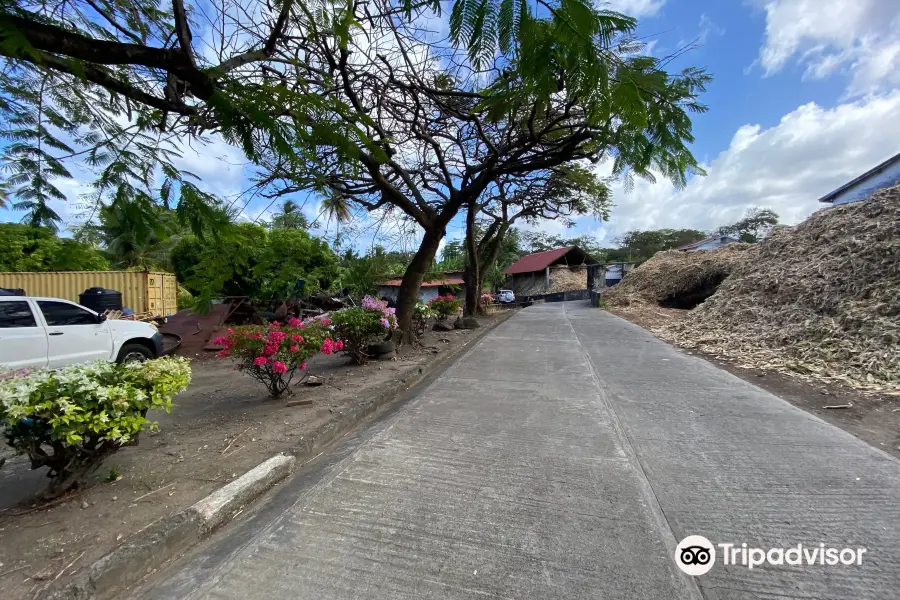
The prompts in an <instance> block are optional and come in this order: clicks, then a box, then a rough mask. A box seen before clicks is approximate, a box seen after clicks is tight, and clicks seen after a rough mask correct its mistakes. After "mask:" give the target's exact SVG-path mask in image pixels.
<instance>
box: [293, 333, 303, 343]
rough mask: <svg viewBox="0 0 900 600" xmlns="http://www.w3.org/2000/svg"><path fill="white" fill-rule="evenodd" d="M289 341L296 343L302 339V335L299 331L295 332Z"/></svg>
mask: <svg viewBox="0 0 900 600" xmlns="http://www.w3.org/2000/svg"><path fill="white" fill-rule="evenodd" d="M291 341H294V342H297V343H298V344H299V343H300V342H302V341H303V336H302V335H300V334H299V333H295V334H294V335H292V336H291Z"/></svg>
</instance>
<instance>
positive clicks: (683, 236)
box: [616, 229, 707, 261]
mask: <svg viewBox="0 0 900 600" xmlns="http://www.w3.org/2000/svg"><path fill="white" fill-rule="evenodd" d="M706 235H707V234H706V233H705V232H703V231H698V230H696V229H657V230H652V231H629V232H627V233H625V234H623V235H621V236H619V237H618V238H617V239H616V242H618V244H619V248H620V249H621V250H623V251H624V252H623V253H624V254H626V255H627V257H628V258H627V259H626V260H629V261H643V260H647V259H648V258H650V257H651V256H653V255H654V254H656V253H657V252H660V251H662V250H671V249H673V248H678V247H680V246H684V245H686V244H690V243H693V242H696V241H698V240H702V239H703V238H705V237H706Z"/></svg>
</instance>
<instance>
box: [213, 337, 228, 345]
mask: <svg viewBox="0 0 900 600" xmlns="http://www.w3.org/2000/svg"><path fill="white" fill-rule="evenodd" d="M212 343H213V345H215V346H224V345H225V344H227V343H228V338H227V337H221V336H220V337H217V338H216V339H214V340H213V341H212Z"/></svg>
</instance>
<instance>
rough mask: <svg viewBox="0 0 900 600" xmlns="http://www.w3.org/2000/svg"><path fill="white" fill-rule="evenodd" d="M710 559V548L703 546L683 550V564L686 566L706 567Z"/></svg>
mask: <svg viewBox="0 0 900 600" xmlns="http://www.w3.org/2000/svg"><path fill="white" fill-rule="evenodd" d="M709 559H710V553H709V548H704V547H703V546H688V547H687V548H682V550H681V562H682V564H685V565H705V564H707V563H708V562H709Z"/></svg>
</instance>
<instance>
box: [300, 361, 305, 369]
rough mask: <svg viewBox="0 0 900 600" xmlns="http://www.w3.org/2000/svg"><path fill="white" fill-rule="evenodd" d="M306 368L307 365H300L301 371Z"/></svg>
mask: <svg viewBox="0 0 900 600" xmlns="http://www.w3.org/2000/svg"><path fill="white" fill-rule="evenodd" d="M305 368H306V363H300V370H301V371H302V370H303V369H305Z"/></svg>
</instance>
